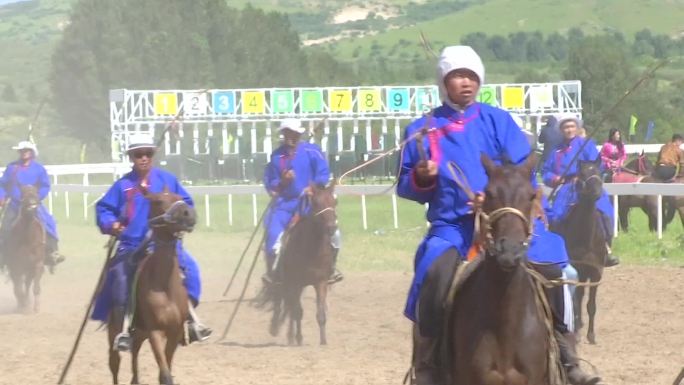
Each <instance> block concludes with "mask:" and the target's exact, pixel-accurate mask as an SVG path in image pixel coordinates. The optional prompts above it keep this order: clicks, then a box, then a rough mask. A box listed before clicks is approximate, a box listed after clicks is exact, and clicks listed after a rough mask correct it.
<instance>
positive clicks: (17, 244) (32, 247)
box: [5, 185, 46, 313]
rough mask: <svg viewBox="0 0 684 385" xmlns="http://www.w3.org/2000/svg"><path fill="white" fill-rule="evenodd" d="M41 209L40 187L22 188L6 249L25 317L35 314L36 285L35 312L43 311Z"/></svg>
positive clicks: (19, 308)
mask: <svg viewBox="0 0 684 385" xmlns="http://www.w3.org/2000/svg"><path fill="white" fill-rule="evenodd" d="M39 205H40V199H39V198H38V190H37V189H36V187H35V186H32V185H23V186H21V202H20V207H19V213H18V215H17V217H16V219H15V220H14V222H13V223H12V225H11V226H12V228H11V229H10V230H9V233H8V236H7V241H6V247H5V250H6V251H5V253H6V255H7V267H8V270H9V274H10V277H11V278H12V283H13V284H14V296H15V297H16V298H17V304H18V310H19V311H20V312H25V313H28V312H30V311H31V307H30V298H29V289H30V288H31V285H33V311H34V312H38V311H39V309H40V278H41V277H42V275H43V264H44V261H45V240H46V238H45V237H46V234H45V228H44V227H43V225H42V224H41V223H40V221H39V220H38V217H37V216H36V215H37V212H36V210H37V209H38V206H39ZM6 210H10V208H9V207H8V208H6Z"/></svg>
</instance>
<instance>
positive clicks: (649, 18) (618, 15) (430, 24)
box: [336, 0, 684, 59]
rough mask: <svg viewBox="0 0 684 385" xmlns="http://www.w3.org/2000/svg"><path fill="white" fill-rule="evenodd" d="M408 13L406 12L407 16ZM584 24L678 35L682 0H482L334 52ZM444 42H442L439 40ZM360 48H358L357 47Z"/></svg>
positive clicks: (683, 21) (683, 16) (683, 24)
mask: <svg viewBox="0 0 684 385" xmlns="http://www.w3.org/2000/svg"><path fill="white" fill-rule="evenodd" d="M409 17H410V16H409ZM573 27H577V28H580V29H582V31H583V32H584V33H585V34H594V33H604V32H616V31H619V32H622V33H624V34H625V35H626V36H627V38H630V37H631V36H633V34H634V33H635V32H637V31H639V30H642V29H644V28H648V29H650V30H651V31H653V32H656V33H664V34H668V35H671V36H679V35H680V34H682V33H683V32H684V1H682V0H669V1H663V0H576V1H565V0H486V1H479V2H477V4H472V5H470V6H468V7H466V8H465V9H463V10H462V11H459V12H452V13H448V14H444V15H441V16H440V17H437V18H435V19H432V20H428V21H424V22H419V23H416V24H414V25H412V26H408V27H401V28H396V29H392V30H388V31H385V32H381V33H378V34H375V35H371V36H364V37H358V38H354V39H344V40H340V41H339V42H338V43H337V49H336V52H338V53H339V54H340V56H341V57H343V58H347V59H349V58H351V57H352V52H353V51H354V50H357V55H361V56H364V54H367V53H368V52H369V51H370V49H371V47H372V45H373V44H376V45H378V46H380V47H391V46H393V45H395V44H396V43H397V42H400V41H402V40H404V41H409V42H412V43H413V44H412V45H413V47H415V49H420V45H419V44H418V39H419V38H418V36H419V31H423V32H424V33H425V34H426V35H427V36H428V38H429V39H430V40H431V41H433V43H435V45H436V46H437V47H435V48H439V46H440V45H448V44H457V43H458V42H459V40H460V38H461V37H462V36H464V35H466V34H468V33H471V32H485V33H486V34H488V35H495V34H500V35H503V36H506V35H508V34H509V33H512V32H517V31H537V30H538V31H541V32H543V33H544V34H548V33H551V32H554V31H558V32H561V33H563V32H566V31H568V30H569V29H570V28H573ZM439 43H442V44H439ZM357 47H358V48H360V52H359V50H358V48H357Z"/></svg>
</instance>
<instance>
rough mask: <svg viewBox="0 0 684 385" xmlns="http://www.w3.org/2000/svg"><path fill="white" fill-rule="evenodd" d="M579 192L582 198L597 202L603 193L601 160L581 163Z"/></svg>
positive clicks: (582, 161)
mask: <svg viewBox="0 0 684 385" xmlns="http://www.w3.org/2000/svg"><path fill="white" fill-rule="evenodd" d="M577 191H578V193H579V195H580V197H584V198H587V199H593V200H596V199H598V198H599V197H600V196H601V193H602V191H603V180H602V179H601V158H600V157H599V158H597V159H596V160H594V161H584V160H580V161H579V168H578V172H577Z"/></svg>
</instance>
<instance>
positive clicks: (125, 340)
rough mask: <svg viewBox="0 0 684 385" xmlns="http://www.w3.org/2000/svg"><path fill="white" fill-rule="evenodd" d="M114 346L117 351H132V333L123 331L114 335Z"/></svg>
mask: <svg viewBox="0 0 684 385" xmlns="http://www.w3.org/2000/svg"><path fill="white" fill-rule="evenodd" d="M112 348H113V349H114V350H115V351H117V352H129V351H131V334H130V333H128V332H121V333H119V334H117V335H116V337H114V343H113V344H112Z"/></svg>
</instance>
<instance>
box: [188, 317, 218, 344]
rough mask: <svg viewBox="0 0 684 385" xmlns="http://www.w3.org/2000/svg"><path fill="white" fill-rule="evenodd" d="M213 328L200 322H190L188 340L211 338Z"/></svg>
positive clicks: (200, 340)
mask: <svg viewBox="0 0 684 385" xmlns="http://www.w3.org/2000/svg"><path fill="white" fill-rule="evenodd" d="M212 332H213V330H211V328H209V327H207V326H204V325H202V324H201V323H199V322H188V342H189V343H193V342H198V341H199V342H202V341H206V340H208V339H209V336H210V335H211V333H212Z"/></svg>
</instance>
